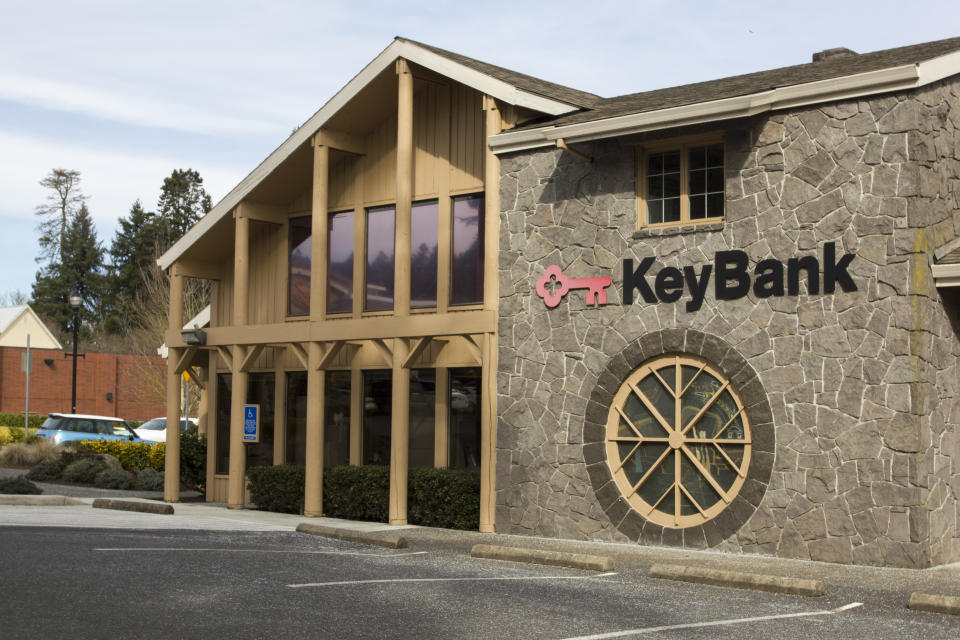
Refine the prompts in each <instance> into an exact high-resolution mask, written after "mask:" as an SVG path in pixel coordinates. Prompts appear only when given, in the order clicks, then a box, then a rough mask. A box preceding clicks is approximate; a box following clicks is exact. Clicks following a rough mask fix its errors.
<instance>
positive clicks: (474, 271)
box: [450, 196, 483, 304]
mask: <svg viewBox="0 0 960 640" xmlns="http://www.w3.org/2000/svg"><path fill="white" fill-rule="evenodd" d="M452 232H453V242H452V255H451V270H450V271H451V273H450V304H474V303H479V302H483V196H464V197H458V198H454V199H453V225H452Z"/></svg>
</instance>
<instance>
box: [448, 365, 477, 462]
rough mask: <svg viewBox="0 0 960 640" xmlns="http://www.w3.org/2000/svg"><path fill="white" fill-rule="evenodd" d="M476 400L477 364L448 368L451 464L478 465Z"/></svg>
mask: <svg viewBox="0 0 960 640" xmlns="http://www.w3.org/2000/svg"><path fill="white" fill-rule="evenodd" d="M480 400H481V398H480V367H467V368H463V369H450V397H449V405H448V406H449V407H450V421H449V429H450V438H449V440H450V458H449V464H450V466H451V467H454V468H464V467H466V468H477V467H479V466H480Z"/></svg>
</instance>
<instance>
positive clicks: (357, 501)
mask: <svg viewBox="0 0 960 640" xmlns="http://www.w3.org/2000/svg"><path fill="white" fill-rule="evenodd" d="M323 513H324V515H326V516H329V517H331V518H347V519H349V520H372V521H373V522H387V520H388V518H389V516H390V467H386V466H379V465H369V466H363V467H351V466H342V467H327V468H326V469H324V470H323Z"/></svg>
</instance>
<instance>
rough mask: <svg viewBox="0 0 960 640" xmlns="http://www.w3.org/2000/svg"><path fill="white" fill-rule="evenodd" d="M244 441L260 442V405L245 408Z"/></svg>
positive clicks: (245, 406)
mask: <svg viewBox="0 0 960 640" xmlns="http://www.w3.org/2000/svg"><path fill="white" fill-rule="evenodd" d="M243 441H244V442H259V441H260V405H256V404H248V405H244V407H243Z"/></svg>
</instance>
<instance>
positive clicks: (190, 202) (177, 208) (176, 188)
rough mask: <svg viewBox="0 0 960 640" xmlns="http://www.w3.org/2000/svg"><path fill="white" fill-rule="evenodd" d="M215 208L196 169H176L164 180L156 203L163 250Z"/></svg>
mask: <svg viewBox="0 0 960 640" xmlns="http://www.w3.org/2000/svg"><path fill="white" fill-rule="evenodd" d="M212 206H213V202H212V201H211V199H210V194H208V193H207V191H206V189H204V188H203V178H201V177H200V174H199V173H197V172H196V171H194V170H193V169H174V171H173V173H171V174H170V176H169V177H167V178H164V179H163V187H162V189H161V191H160V200H159V201H158V202H157V218H158V223H159V224H158V230H159V233H160V237H159V240H160V243H161V244H160V248H161V249H162V250H164V251H165V250H166V249H167V248H168V247H170V245H172V244H173V243H174V242H176V241H177V240H179V239H180V237H181V236H183V234H185V233H186V232H187V230H188V229H189V228H190V227H192V226H193V225H194V224H196V222H197V221H198V220H199V219H200V218H201V217H203V216H204V215H205V214H206V213H207V212H208V211H210V209H211V207H212Z"/></svg>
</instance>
